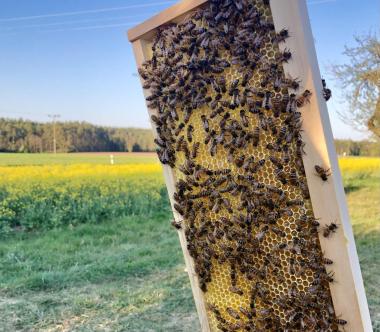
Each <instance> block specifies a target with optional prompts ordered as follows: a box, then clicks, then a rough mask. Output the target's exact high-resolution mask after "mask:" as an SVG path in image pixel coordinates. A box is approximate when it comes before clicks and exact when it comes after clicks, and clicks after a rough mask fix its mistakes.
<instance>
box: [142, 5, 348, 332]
mask: <svg viewBox="0 0 380 332" xmlns="http://www.w3.org/2000/svg"><path fill="white" fill-rule="evenodd" d="M229 11H230V12H231V13H233V14H229V15H230V16H228V17H227V18H224V19H223V21H224V23H221V24H222V28H221V29H222V34H223V30H224V32H225V36H224V37H223V38H225V40H228V41H231V40H233V42H235V43H236V39H239V36H240V35H239V33H241V31H240V30H239V29H238V28H236V27H237V26H238V27H239V26H240V27H242V26H243V24H244V22H245V20H246V19H247V17H248V16H249V15H251V16H249V17H250V20H251V21H252V22H253V21H254V20H256V22H259V23H258V26H264V27H267V28H265V29H264V30H265V32H264V33H263V32H262V31H261V32H258V33H257V36H258V38H259V37H260V38H261V42H260V47H258V49H257V54H259V55H260V56H259V57H258V65H257V67H251V68H247V67H245V66H244V65H242V64H241V62H239V61H244V59H242V58H240V59H239V61H237V63H236V61H234V59H235V60H236V55H235V56H234V55H233V54H232V53H233V52H235V51H236V49H235V51H232V50H231V49H229V47H228V46H226V45H225V44H223V45H224V46H223V47H221V46H220V45H218V44H216V46H212V47H209V46H208V45H210V44H211V43H212V41H215V40H218V38H219V36H220V34H221V32H220V30H218V29H217V28H216V27H217V26H218V24H219V23H217V24H213V23H212V22H215V21H216V17H217V13H219V12H222V13H228V12H229ZM252 13H257V14H252ZM234 15H235V16H234ZM239 20H240V21H242V22H241V23H237V22H239ZM210 22H211V23H210ZM238 24H240V25H238ZM272 24H273V21H272V17H271V11H270V6H268V4H267V2H266V1H261V0H256V1H248V0H241V1H239V0H235V1H232V0H225V1H216V0H215V1H211V2H209V3H207V4H206V5H205V6H204V7H202V8H201V9H200V10H198V11H196V12H195V13H194V14H192V15H189V16H187V17H186V18H185V20H184V21H183V22H180V23H175V24H174V23H173V24H169V25H167V26H164V27H162V28H160V29H159V30H158V32H157V35H156V37H155V39H154V41H153V42H152V53H151V57H152V58H151V59H150V60H149V61H147V62H146V63H145V64H144V65H143V67H142V68H140V70H139V72H140V74H141V76H142V78H143V79H144V81H145V85H144V88H146V89H150V91H151V92H152V95H151V97H148V98H147V100H148V105H149V107H150V108H151V109H153V110H154V113H155V116H153V117H152V120H153V121H154V122H155V123H156V125H157V132H158V139H156V143H157V145H158V154H159V157H160V160H161V161H162V162H163V163H165V164H169V165H170V166H171V167H172V169H173V172H174V175H175V178H176V181H177V184H176V189H177V191H176V194H175V196H174V199H175V201H176V205H175V208H176V210H177V211H178V212H179V213H180V214H181V215H182V216H183V221H182V222H181V223H180V224H178V223H177V224H176V225H175V226H177V228H182V229H183V230H184V232H185V235H186V239H187V243H188V250H189V253H190V255H191V256H192V257H193V259H194V262H195V267H196V273H197V274H198V278H199V280H200V287H201V289H202V290H203V291H204V297H205V300H206V302H207V304H208V305H207V311H208V318H209V323H210V328H211V330H212V331H339V327H338V323H339V320H337V318H336V316H335V313H334V309H333V305H332V301H331V295H330V291H329V282H331V281H332V276H331V275H330V274H328V273H327V272H326V269H325V264H332V262H329V261H328V260H327V259H326V258H324V257H323V253H322V252H321V248H320V245H319V239H318V221H317V219H315V216H314V213H313V210H312V206H311V202H310V199H309V194H308V188H307V182H306V178H305V172H304V169H303V163H302V148H303V143H302V140H301V138H300V137H301V136H300V135H299V133H300V123H301V122H300V119H299V118H297V117H298V116H299V115H300V114H299V113H298V112H299V111H297V110H296V109H294V110H293V111H291V110H288V109H287V105H289V104H290V103H291V99H292V98H295V96H293V97H292V94H291V93H292V92H293V90H290V89H289V86H284V85H283V86H280V87H278V86H276V82H275V80H273V79H271V80H268V72H270V71H275V75H276V77H278V78H280V79H282V80H283V81H284V82H285V81H286V79H287V78H286V77H285V75H284V72H283V69H282V65H281V63H282V62H281V61H292V60H291V59H288V57H286V54H285V53H281V52H280V50H279V48H278V43H279V42H281V40H279V39H278V38H279V36H280V35H279V34H276V33H275V32H274V29H273V26H271V25H272ZM243 30H244V29H243ZM194 31H197V32H196V33H195V32H194ZM255 33H256V32H255ZM199 35H204V36H203V37H202V38H201V39H200V37H199ZM229 35H232V36H233V37H229ZM231 38H232V39H231ZM276 38H277V39H276ZM242 43H243V44H244V38H243V41H242ZM189 45H190V46H189ZM213 47H214V49H215V48H218V50H217V52H215V50H214V49H213ZM245 47H248V46H245ZM194 48H198V49H199V51H198V52H196V56H194V50H193V51H192V52H193V53H192V54H191V52H189V49H194ZM237 50H238V48H237ZM216 53H217V55H216ZM215 57H217V59H222V60H223V61H225V63H226V62H227V63H229V64H230V66H226V67H223V70H219V69H218V70H210V68H211V67H212V65H213V64H211V65H210V63H215ZM283 57H286V58H285V59H284V58H283ZM194 59H195V61H194ZM197 61H198V62H197ZM218 61H219V60H218ZM218 61H217V62H218ZM193 63H196V64H197V66H198V67H196V68H195V69H194V70H193V71H191V74H190V76H189V75H188V76H189V77H190V78H189V77H188V78H187V79H188V80H190V84H188V85H187V84H186V85H185V83H184V81H185V80H186V79H185V78H184V77H185V75H186V73H187V72H188V69H189V68H190V65H191V64H193ZM270 64H278V65H277V66H272V67H270ZM268 65H269V66H268ZM202 66H203V67H202ZM214 68H215V67H214ZM198 72H200V73H201V74H198ZM245 75H246V76H245ZM245 77H246V78H245ZM223 80H225V87H226V88H225V91H222V90H223V88H221V87H223V83H221V84H219V85H218V82H219V83H220V82H223ZM237 80H238V81H237ZM181 81H182V83H181ZM243 81H246V82H245V83H244V86H243V83H242V82H243ZM168 82H169V83H168ZM215 82H216V84H217V86H216V87H215V85H214V84H215ZM236 82H238V83H236ZM235 85H236V87H235ZM246 87H249V89H250V91H251V95H252V96H251V95H250V96H249V97H248V98H247V99H249V100H251V102H249V101H243V99H244V97H243V96H244V94H243V95H242V94H240V92H236V91H237V89H238V90H239V91H242V90H244V89H246ZM252 91H253V92H252ZM296 93H299V92H296ZM183 96H191V97H189V98H188V100H185V101H181V98H183V99H185V98H184V97H183ZM267 96H269V97H267ZM239 98H240V99H241V100H237V99H239ZM276 100H277V101H280V104H281V106H278V108H280V109H281V111H278V112H276V107H277V106H276V105H275V101H276ZM289 100H290V101H289ZM213 101H215V103H216V104H217V105H223V106H220V107H219V108H218V107H214V106H215V105H214V106H212V103H213ZM284 101H285V102H284ZM306 101H307V97H306V95H305V94H299V95H297V99H294V104H297V106H298V107H302V105H303V104H304V102H306ZM189 105H190V106H189ZM231 105H232V106H231ZM218 109H219V110H220V112H217V110H218ZM295 118H296V119H295ZM257 128H259V129H257ZM283 128H285V129H283ZM293 134H294V135H293ZM279 146H280V148H279ZM261 160H263V162H260V161H261ZM329 279H331V280H329ZM343 324H344V322H343ZM343 324H342V325H343Z"/></svg>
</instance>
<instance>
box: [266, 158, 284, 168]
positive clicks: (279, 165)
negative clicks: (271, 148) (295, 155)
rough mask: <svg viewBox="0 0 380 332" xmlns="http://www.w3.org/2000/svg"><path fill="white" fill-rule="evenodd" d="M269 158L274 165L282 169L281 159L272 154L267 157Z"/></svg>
mask: <svg viewBox="0 0 380 332" xmlns="http://www.w3.org/2000/svg"><path fill="white" fill-rule="evenodd" d="M269 160H270V161H271V162H272V163H273V165H275V166H276V167H277V168H278V169H283V168H284V166H283V165H282V163H281V160H279V159H277V158H276V157H274V156H270V157H269Z"/></svg>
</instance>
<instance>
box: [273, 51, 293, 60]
mask: <svg viewBox="0 0 380 332" xmlns="http://www.w3.org/2000/svg"><path fill="white" fill-rule="evenodd" d="M291 57H292V53H291V52H290V51H289V50H288V49H285V50H284V51H283V52H282V53H280V54H279V55H278V56H277V57H276V61H277V62H280V63H283V62H288V61H289V60H290V58H291Z"/></svg>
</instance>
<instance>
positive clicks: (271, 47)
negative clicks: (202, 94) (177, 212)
mask: <svg viewBox="0 0 380 332" xmlns="http://www.w3.org/2000/svg"><path fill="white" fill-rule="evenodd" d="M251 2H252V3H255V4H256V7H257V8H258V10H259V11H260V12H261V13H262V16H263V18H265V20H266V21H267V22H272V21H273V20H272V17H271V12H270V8H269V7H268V6H265V5H263V2H262V1H261V0H257V1H251ZM186 19H187V20H189V19H191V18H189V16H188V17H187V18H186ZM194 21H195V22H196V24H197V25H198V26H202V24H203V21H196V20H194ZM183 24H186V21H185V22H183ZM271 34H272V35H271ZM272 37H273V32H268V38H267V39H266V41H265V47H264V48H263V49H264V50H263V51H262V54H264V59H263V61H266V60H267V61H268V62H270V61H272V62H273V61H275V59H276V58H277V57H278V56H279V54H280V51H279V49H278V47H277V45H275V44H273V43H272V42H271V40H272ZM161 38H163V40H165V38H166V39H167V40H171V38H173V36H172V35H171V34H170V33H168V34H166V35H165V33H162V37H161ZM154 55H155V56H156V57H157V58H160V57H164V56H165V54H164V53H160V51H158V50H156V53H155V54H154ZM152 56H153V54H152ZM221 57H222V58H224V59H226V60H228V61H231V58H230V54H229V53H228V52H224V53H223V54H221ZM188 59H189V57H188V56H187V55H184V57H183V60H182V61H185V60H188ZM290 61H292V60H290ZM279 70H280V71H282V66H280V69H279ZM221 75H223V76H224V77H225V78H226V81H227V87H228V86H229V85H230V84H231V82H233V81H234V80H235V79H240V80H241V79H242V77H243V75H244V73H242V72H241V69H240V68H238V67H237V66H235V65H232V66H231V67H230V68H228V69H226V70H225V71H224V72H223V73H222V74H221ZM282 75H283V73H282ZM215 77H216V78H217V77H218V75H215ZM262 80H263V73H261V72H260V71H257V70H255V71H254V75H253V77H252V79H251V80H250V85H251V86H253V87H257V89H258V90H263V88H262V87H261V86H260V83H261V81H262ZM264 90H271V91H272V92H273V96H277V97H283V96H284V95H285V94H287V93H288V91H287V90H286V89H282V91H280V92H276V91H274V89H273V82H270V83H269V84H268V86H267V87H266V88H265V89H264ZM207 95H208V96H212V97H213V98H215V95H216V94H215V92H214V91H213V89H212V88H211V87H210V86H209V87H208V91H207ZM231 98H232V97H231ZM241 109H244V110H245V114H246V116H247V117H248V127H247V128H245V130H246V131H247V132H253V131H254V130H255V128H256V127H258V126H260V122H259V117H258V116H256V115H254V114H252V113H250V112H249V111H248V106H245V107H239V108H238V109H237V110H231V111H230V112H229V113H230V119H229V121H233V120H234V119H235V120H237V121H238V122H239V123H240V122H241V117H240V110H241ZM211 112H212V110H211V109H210V107H209V106H208V105H206V106H203V107H201V108H198V109H196V110H194V111H193V113H192V115H191V117H190V119H189V121H188V122H187V123H186V126H185V127H184V128H183V129H182V130H181V131H180V134H179V135H178V136H177V139H178V138H179V137H180V136H181V135H184V137H185V139H186V133H187V128H188V127H189V126H192V127H193V128H194V130H193V132H192V141H191V142H188V147H189V150H190V151H192V150H193V146H194V144H196V143H197V142H199V143H200V146H199V150H198V153H197V156H196V157H195V158H194V160H195V162H196V163H197V164H200V165H202V166H203V167H204V168H206V169H209V170H223V169H230V170H231V173H230V174H231V175H232V176H234V177H237V176H238V175H243V176H244V175H246V173H245V171H244V170H243V169H242V168H241V167H238V166H237V165H236V164H235V163H234V162H231V161H229V159H228V154H227V152H226V150H225V149H222V148H220V147H218V148H217V151H216V154H215V156H211V155H210V151H209V148H210V145H209V144H208V145H206V144H204V141H205V139H206V136H207V133H206V131H205V129H204V127H203V122H202V115H207V117H208V120H209V126H210V130H212V129H214V128H215V129H216V130H217V129H219V126H220V124H219V122H220V121H221V117H220V116H216V117H215V118H213V119H210V113H211ZM177 113H178V120H177V124H176V126H177V127H178V125H179V124H180V123H183V122H185V121H184V112H182V110H177ZM287 116H288V114H286V113H281V114H280V116H279V117H278V118H275V121H276V125H277V127H278V128H281V127H282V125H283V124H284V121H285V119H286V117H287ZM277 135H278V134H276V135H274V134H273V133H272V132H271V130H270V129H269V128H268V130H267V131H266V130H261V131H260V137H259V143H258V145H257V147H254V146H253V145H252V144H249V145H248V146H247V147H244V148H242V149H241V150H240V151H236V152H235V154H234V156H235V158H237V157H238V156H240V155H242V154H243V155H244V156H245V160H246V159H247V158H249V157H250V156H253V157H254V160H255V161H258V160H261V159H265V160H266V163H265V164H264V166H263V167H262V168H260V169H259V170H258V171H257V173H255V174H254V176H255V178H256V180H257V181H259V182H261V183H264V184H265V185H268V186H275V187H277V188H279V189H281V190H282V191H284V192H285V193H286V195H287V199H288V200H301V201H302V202H303V205H302V206H293V207H290V210H291V211H292V215H291V216H286V215H281V217H280V218H279V219H278V220H277V222H276V226H277V227H278V228H279V229H280V230H281V231H283V232H285V237H280V236H279V235H277V234H275V232H268V233H266V234H265V236H264V238H263V241H262V242H261V243H260V248H261V249H262V253H261V254H260V255H256V260H255V261H254V262H253V266H254V267H256V268H257V269H259V268H262V267H263V266H264V265H265V257H266V256H267V255H268V256H273V248H274V247H276V246H278V245H280V244H284V243H286V244H287V245H288V246H289V247H290V246H292V245H294V242H293V240H294V238H295V237H298V238H301V240H304V241H306V242H310V241H312V242H313V243H317V246H316V250H319V253H315V254H319V255H320V256H321V257H323V255H322V253H321V249H320V247H319V240H318V234H317V233H313V234H311V235H310V233H307V234H308V235H307V236H306V237H304V236H303V235H302V232H300V230H299V229H298V225H299V220H300V218H301V216H302V215H305V214H306V215H307V216H309V217H311V218H313V217H314V214H313V210H312V206H311V202H310V200H309V199H305V197H304V195H303V192H302V190H301V188H300V187H299V186H295V185H291V184H290V183H289V182H288V183H286V184H283V183H282V182H281V181H279V179H278V178H277V177H276V175H275V171H276V167H275V166H274V164H273V163H272V162H270V161H269V157H270V156H275V157H277V158H281V157H282V154H281V153H279V152H275V151H271V150H269V149H268V148H267V145H268V144H273V142H275V141H276V138H277V137H278V136H277ZM295 144H296V143H294V141H293V142H292V143H290V148H289V158H290V159H289V162H288V163H287V164H284V169H283V170H284V172H285V174H287V175H289V174H290V173H291V171H294V170H297V169H299V166H297V165H296V162H297V161H299V159H300V158H299V157H298V156H297V153H296V151H297V148H296V145H295ZM175 157H176V161H175V167H174V168H173V172H174V174H175V177H176V179H177V181H179V180H181V179H182V180H184V181H186V180H187V179H186V176H185V175H184V173H183V172H182V171H180V168H181V166H183V165H184V164H185V163H186V160H187V157H186V156H185V153H184V152H182V151H180V152H178V151H177V152H176V156H175ZM297 175H298V178H299V180H300V182H303V183H304V184H305V185H306V186H307V184H306V183H307V182H306V178H305V177H304V175H303V174H302V172H299V171H298V172H297ZM207 178H208V177H207V176H205V175H203V177H202V179H204V180H205V181H206V180H207ZM202 189H203V188H202V186H201V187H198V188H196V187H194V188H193V189H192V191H193V192H192V193H193V194H196V193H199V192H200V191H202ZM225 197H228V199H229V201H230V203H231V208H232V210H233V213H232V214H230V213H228V212H227V211H226V209H225V208H222V209H220V211H218V212H213V211H212V209H211V208H210V209H209V210H207V212H206V216H207V218H208V220H209V221H211V222H212V223H217V222H219V221H220V220H221V218H222V217H227V218H231V215H235V216H238V215H239V214H240V213H241V212H240V210H239V205H240V202H241V201H240V198H239V196H234V195H232V194H231V193H227V194H225ZM199 201H202V202H203V203H204V204H205V205H206V206H208V204H209V199H208V198H207V197H205V198H201V199H200V200H199ZM201 218H204V216H202V215H197V216H196V219H195V224H196V225H197V227H199V226H200V224H201V220H200V219H201ZM187 227H188V224H187V220H184V228H185V229H186V228H187ZM260 229H261V226H260V228H257V227H253V228H252V237H253V238H255V237H256V236H258V233H259V231H260ZM305 229H307V230H310V229H311V227H310V226H305ZM222 242H223V241H222ZM225 244H226V245H227V243H225ZM214 249H215V250H216V252H217V254H218V256H219V257H220V256H223V255H224V254H225V251H224V250H222V248H221V246H220V245H219V244H218V245H215V246H214ZM279 252H280V253H279V255H278V258H279V263H278V269H275V268H273V266H272V267H271V268H270V269H268V272H267V275H266V276H265V277H264V278H262V279H260V278H258V277H257V276H255V277H254V278H253V280H248V279H247V277H246V275H245V274H243V273H242V272H241V271H239V270H238V269H237V271H236V275H237V279H236V286H237V287H238V288H239V289H241V290H242V292H243V294H237V293H233V292H231V291H230V288H231V266H230V264H229V263H227V262H224V263H220V262H218V260H216V259H215V258H212V268H211V281H210V282H208V283H207V291H206V292H205V293H204V296H205V299H206V302H207V303H208V304H212V305H215V306H216V307H217V308H218V310H219V311H220V313H221V316H222V317H223V318H224V319H225V320H227V321H228V322H229V323H230V324H232V325H233V324H240V327H239V326H235V327H234V328H232V327H231V328H230V330H231V331H232V330H236V331H244V326H243V322H248V321H249V319H248V318H247V317H245V316H244V315H243V314H242V311H241V310H240V308H248V309H249V306H250V292H251V291H252V285H254V284H255V283H256V282H258V281H259V282H260V283H262V285H263V286H264V287H265V288H266V289H267V290H268V294H267V296H266V298H267V300H268V302H269V303H270V306H268V303H264V301H262V299H260V298H259V299H258V300H257V301H256V308H255V309H256V312H257V316H256V317H253V318H252V321H253V322H254V323H255V324H256V325H259V326H264V323H262V321H261V322H260V319H262V316H265V314H261V313H262V312H264V311H265V310H267V309H268V308H271V310H273V313H274V314H275V315H276V316H277V317H279V319H280V322H281V326H282V327H283V329H285V328H284V327H285V326H286V324H287V323H288V322H290V317H291V316H292V315H291V314H290V313H289V312H285V311H284V309H283V308H282V307H281V306H280V305H281V303H279V302H281V299H282V298H283V297H285V296H287V295H288V294H289V292H291V291H292V290H293V289H296V291H298V292H299V294H303V295H307V293H308V292H309V289H310V287H312V285H313V281H314V280H315V275H314V272H313V271H312V270H310V269H306V270H305V272H304V273H299V274H297V273H294V272H292V271H291V270H292V264H291V263H290V262H291V261H292V260H294V261H295V262H296V265H297V267H298V268H299V266H300V257H299V255H296V254H294V253H292V252H291V251H289V250H283V251H279ZM322 266H323V265H322ZM275 271H279V273H275ZM323 289H324V292H325V298H323V299H322V298H321V299H320V301H321V303H322V302H323V305H324V306H323V308H326V303H330V305H331V303H332V302H331V295H330V291H329V287H328V286H326V285H325V286H324V288H323ZM316 305H318V304H316ZM227 308H232V309H233V310H234V311H236V312H237V313H238V314H239V318H238V319H237V318H234V317H232V315H230V314H229V313H228V311H227ZM208 318H209V322H210V327H211V330H212V331H220V329H219V328H218V324H219V322H218V320H217V318H216V315H215V314H214V313H213V312H212V310H211V309H208ZM232 325H230V326H232ZM265 330H266V331H279V329H278V328H275V327H269V328H266V329H265ZM291 330H292V329H290V328H288V329H287V331H291ZM314 330H318V329H317V328H315V329H314ZM337 330H338V327H337V326H336V325H335V324H334V323H330V324H329V329H328V330H327V329H326V331H337ZM257 331H261V330H260V329H257ZM281 331H282V330H281ZM294 331H295V330H294ZM304 331H307V329H306V328H305V329H304Z"/></svg>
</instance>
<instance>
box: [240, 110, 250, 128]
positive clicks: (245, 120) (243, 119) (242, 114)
mask: <svg viewBox="0 0 380 332" xmlns="http://www.w3.org/2000/svg"><path fill="white" fill-rule="evenodd" d="M240 119H241V122H242V124H243V126H244V127H248V126H249V122H248V117H247V116H246V115H245V111H244V110H241V111H240Z"/></svg>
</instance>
